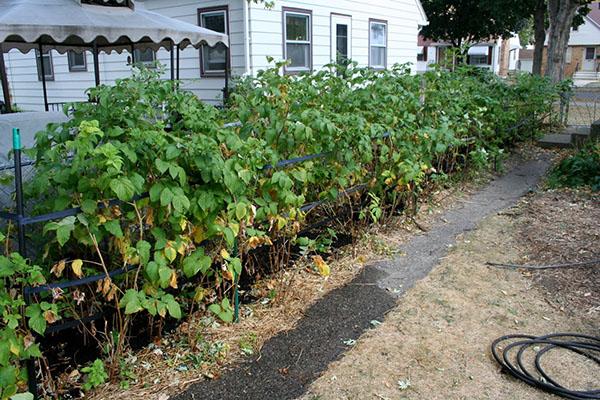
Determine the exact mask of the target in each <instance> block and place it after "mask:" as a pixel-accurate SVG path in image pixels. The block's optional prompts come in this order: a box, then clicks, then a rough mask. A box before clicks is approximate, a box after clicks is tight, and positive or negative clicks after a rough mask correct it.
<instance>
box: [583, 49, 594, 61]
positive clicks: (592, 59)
mask: <svg viewBox="0 0 600 400" xmlns="http://www.w3.org/2000/svg"><path fill="white" fill-rule="evenodd" d="M590 49H591V50H592V58H588V55H589V54H588V50H590ZM597 53H598V51H597V50H596V48H595V47H586V48H585V51H584V52H583V59H584V60H585V61H594V60H595V59H596V55H597Z"/></svg>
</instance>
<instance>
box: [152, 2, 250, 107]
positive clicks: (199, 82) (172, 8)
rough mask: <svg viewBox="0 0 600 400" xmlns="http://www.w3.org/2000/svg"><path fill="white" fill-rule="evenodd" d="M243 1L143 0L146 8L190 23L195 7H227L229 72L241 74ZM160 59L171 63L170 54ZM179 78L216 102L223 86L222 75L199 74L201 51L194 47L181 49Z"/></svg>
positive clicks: (243, 60) (203, 98) (189, 87)
mask: <svg viewBox="0 0 600 400" xmlns="http://www.w3.org/2000/svg"><path fill="white" fill-rule="evenodd" d="M243 1H246V0H200V1H198V0H196V1H193V0H146V1H145V4H146V8H147V9H149V10H152V11H154V12H157V13H160V14H163V15H166V16H168V17H171V18H177V19H180V20H182V21H185V22H189V23H191V24H194V25H197V24H198V9H201V8H210V7H221V6H227V7H228V16H229V42H230V46H231V47H230V48H231V73H232V75H241V74H243V73H244V72H245V55H244V15H243V14H244V13H243ZM160 60H161V62H162V63H163V64H167V66H168V65H169V63H170V59H169V54H168V53H166V54H165V55H164V57H163V56H162V55H161V56H160ZM180 78H181V79H182V80H184V82H185V86H184V87H185V88H186V89H188V90H191V91H193V92H194V93H196V94H197V95H198V97H200V98H201V99H202V100H204V101H208V102H211V103H219V102H220V100H221V99H222V97H223V88H224V87H225V79H224V78H222V77H221V78H214V77H210V78H209V77H202V78H201V77H200V54H199V52H198V50H196V49H194V48H191V47H190V48H188V49H185V50H183V51H181V53H180Z"/></svg>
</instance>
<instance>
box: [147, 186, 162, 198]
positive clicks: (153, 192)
mask: <svg viewBox="0 0 600 400" xmlns="http://www.w3.org/2000/svg"><path fill="white" fill-rule="evenodd" d="M163 188H164V186H163V185H162V184H161V183H157V184H155V185H152V187H151V188H150V200H152V201H158V200H159V199H160V193H161V192H162V191H163Z"/></svg>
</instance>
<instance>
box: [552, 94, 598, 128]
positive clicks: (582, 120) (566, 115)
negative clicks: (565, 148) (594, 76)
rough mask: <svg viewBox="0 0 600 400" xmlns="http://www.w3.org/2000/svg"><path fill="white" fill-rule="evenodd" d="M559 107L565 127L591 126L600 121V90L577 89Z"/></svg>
mask: <svg viewBox="0 0 600 400" xmlns="http://www.w3.org/2000/svg"><path fill="white" fill-rule="evenodd" d="M557 107H558V112H559V114H560V120H561V122H562V123H563V124H564V125H567V126H590V125H592V123H594V122H595V121H597V120H599V119H600V89H586V88H578V89H575V91H573V93H571V94H570V95H569V96H568V97H567V98H566V99H565V101H564V103H563V105H562V106H561V105H557Z"/></svg>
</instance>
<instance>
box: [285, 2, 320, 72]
mask: <svg viewBox="0 0 600 400" xmlns="http://www.w3.org/2000/svg"><path fill="white" fill-rule="evenodd" d="M288 14H292V15H301V16H305V17H308V24H307V28H308V32H307V35H306V37H307V38H308V40H289V41H288V40H287V24H286V22H287V21H286V20H287V18H286V17H287V15H288ZM281 23H282V29H281V31H282V42H283V59H284V60H287V59H288V56H287V45H288V43H290V44H307V45H308V66H307V67H290V66H287V65H286V66H285V67H284V68H283V72H284V73H285V74H301V73H303V72H312V70H313V12H312V10H307V9H304V8H293V7H282V8H281Z"/></svg>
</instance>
